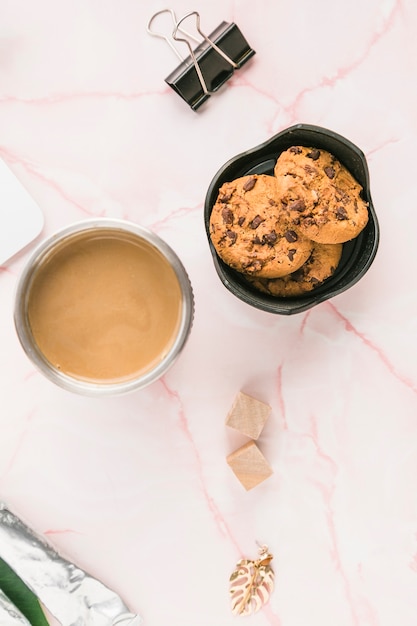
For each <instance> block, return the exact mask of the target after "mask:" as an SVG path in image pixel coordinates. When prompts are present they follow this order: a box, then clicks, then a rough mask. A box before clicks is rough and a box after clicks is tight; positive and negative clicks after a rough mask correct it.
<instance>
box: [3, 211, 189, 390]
mask: <svg viewBox="0 0 417 626" xmlns="http://www.w3.org/2000/svg"><path fill="white" fill-rule="evenodd" d="M193 314H194V299H193V292H192V286H191V283H190V280H189V278H188V275H187V272H186V270H185V268H184V266H183V264H182V263H181V261H180V259H179V258H178V256H177V255H176V253H175V252H174V251H173V250H172V249H171V247H170V246H169V245H168V244H167V243H165V242H164V241H163V240H162V239H161V238H160V237H159V236H157V235H156V234H155V233H153V232H151V231H149V230H147V229H145V228H143V227H141V226H138V225H136V224H134V223H132V222H128V221H124V220H116V219H109V218H100V219H93V220H84V221H82V222H78V223H76V224H73V225H71V226H68V227H66V228H64V229H63V230H61V231H59V232H58V233H56V234H55V235H53V236H52V237H49V238H48V239H47V240H45V241H44V242H43V243H41V244H40V246H38V248H37V249H36V250H35V252H34V253H33V254H32V256H31V257H30V259H29V261H28V262H27V264H26V266H25V268H24V270H23V272H22V275H21V277H20V279H19V282H18V286H17V292H16V299H15V311H14V320H15V327H16V331H17V335H18V337H19V340H20V342H21V344H22V347H23V349H24V350H25V352H26V354H27V355H28V357H29V358H30V359H31V361H32V362H33V364H34V365H35V366H36V367H37V368H38V369H39V370H40V371H41V372H42V373H43V374H45V375H46V376H47V377H48V378H49V379H50V380H52V381H53V382H54V383H56V384H58V385H60V386H61V387H63V388H65V389H67V390H70V391H74V392H77V393H81V394H86V395H99V396H100V395H115V394H119V393H125V392H128V391H133V390H135V389H139V388H142V387H145V386H146V385H148V384H150V383H152V382H154V381H156V380H157V379H158V378H160V377H161V376H162V375H163V374H164V373H165V372H166V371H167V370H168V369H169V368H170V367H171V365H172V364H173V363H174V361H175V360H176V358H177V357H178V355H179V354H180V352H181V350H182V349H183V347H184V345H185V343H186V340H187V338H188V336H189V333H190V330H191V326H192V321H193Z"/></svg>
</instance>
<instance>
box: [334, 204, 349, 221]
mask: <svg viewBox="0 0 417 626" xmlns="http://www.w3.org/2000/svg"><path fill="white" fill-rule="evenodd" d="M336 218H337V219H338V220H347V219H348V214H347V212H346V209H345V207H344V206H338V207H337V209H336Z"/></svg>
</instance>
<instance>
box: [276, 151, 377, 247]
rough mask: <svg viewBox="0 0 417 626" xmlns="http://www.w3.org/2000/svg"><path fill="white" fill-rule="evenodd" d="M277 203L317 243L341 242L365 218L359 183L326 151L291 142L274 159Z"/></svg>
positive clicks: (355, 232) (359, 227) (360, 227)
mask: <svg viewBox="0 0 417 626" xmlns="http://www.w3.org/2000/svg"><path fill="white" fill-rule="evenodd" d="M274 174H275V176H276V178H277V184H278V193H279V195H280V197H281V206H282V207H283V208H284V209H285V210H286V211H287V213H288V217H289V220H290V222H291V223H292V225H293V226H294V227H295V228H296V229H299V231H300V232H301V233H302V234H303V235H305V236H306V237H308V238H309V239H312V240H313V241H316V242H318V243H343V242H345V241H349V240H350V239H353V238H354V237H357V236H358V235H359V233H360V232H361V231H362V230H363V229H364V228H365V226H366V224H367V222H368V207H367V204H366V202H365V201H364V200H363V199H362V197H361V195H360V194H361V191H362V187H361V185H360V184H359V183H358V182H357V181H356V180H355V179H354V177H353V176H352V175H351V174H350V172H349V171H348V170H347V169H346V168H345V167H344V166H343V165H342V164H341V163H340V162H339V161H338V160H337V159H336V158H335V157H334V156H333V155H332V154H330V153H329V152H326V151H325V150H318V149H317V148H306V147H304V146H292V147H291V148H289V149H288V150H286V151H285V152H283V153H282V154H281V155H280V156H279V158H278V159H277V162H276V165H275V168H274Z"/></svg>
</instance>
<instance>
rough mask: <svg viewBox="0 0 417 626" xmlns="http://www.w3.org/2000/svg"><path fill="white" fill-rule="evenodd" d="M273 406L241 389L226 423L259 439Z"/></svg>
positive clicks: (248, 435)
mask: <svg viewBox="0 0 417 626" xmlns="http://www.w3.org/2000/svg"><path fill="white" fill-rule="evenodd" d="M270 412H271V407H270V406H269V405H268V404H265V403H264V402H261V401H260V400H256V399H255V398H252V397H251V396H248V395H247V394H245V393H242V392H241V391H240V392H239V393H238V394H237V396H236V398H235V400H234V402H233V405H232V408H231V409H230V411H229V413H228V414H227V417H226V425H227V426H230V428H234V429H235V430H238V431H239V432H241V433H243V434H244V435H246V436H247V437H250V438H251V439H258V437H259V435H260V434H261V432H262V429H263V427H264V426H265V422H266V420H267V419H268V417H269V414H270Z"/></svg>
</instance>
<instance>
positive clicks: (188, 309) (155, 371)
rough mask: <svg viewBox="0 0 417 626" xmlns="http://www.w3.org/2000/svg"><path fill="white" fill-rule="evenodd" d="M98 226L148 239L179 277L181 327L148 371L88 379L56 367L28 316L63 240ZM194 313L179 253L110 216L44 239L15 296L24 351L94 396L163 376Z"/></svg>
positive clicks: (58, 378) (66, 383) (50, 373)
mask: <svg viewBox="0 0 417 626" xmlns="http://www.w3.org/2000/svg"><path fill="white" fill-rule="evenodd" d="M98 230H105V232H106V234H107V233H109V234H112V235H113V234H114V235H115V236H117V235H118V234H120V236H122V237H123V236H126V234H127V233H128V234H129V237H132V236H133V237H134V238H137V240H138V242H140V241H141V242H144V243H146V244H148V245H151V246H152V247H153V248H155V249H156V250H157V251H158V252H159V253H160V254H161V255H162V256H163V257H164V258H165V260H166V261H168V263H169V265H170V266H171V267H172V269H173V271H174V273H175V275H176V277H177V280H178V283H179V286H180V291H181V297H182V302H181V314H180V323H179V324H178V330H177V332H176V336H175V339H174V342H173V344H172V346H171V347H170V349H169V351H168V352H167V354H166V355H165V356H164V358H163V359H162V360H161V361H160V362H159V363H157V364H156V365H155V366H153V367H152V368H151V369H149V370H148V371H146V372H145V373H143V374H140V375H137V376H136V377H134V378H130V379H128V380H122V381H116V382H114V381H112V382H100V381H99V382H96V381H94V382H90V381H85V380H81V379H79V378H76V377H74V376H71V375H68V374H66V373H65V372H63V371H61V370H59V369H57V368H56V367H54V365H52V364H51V363H50V361H48V359H47V358H46V357H45V356H44V355H43V354H42V352H41V350H40V349H39V347H38V345H37V343H36V341H35V339H34V337H33V334H32V331H31V327H30V323H29V319H28V302H29V296H30V290H31V285H32V284H33V280H34V278H35V277H36V274H37V272H38V270H39V269H40V268H41V267H42V264H43V263H45V261H46V260H47V259H48V258H49V257H50V256H51V254H53V252H54V251H55V250H57V249H58V247H59V246H61V245H62V244H63V243H65V242H68V241H70V240H71V239H76V238H77V237H78V236H82V237H85V236H86V235H88V233H90V232H91V233H92V234H93V235H94V234H96V233H97V231H98ZM193 317H194V297H193V290H192V286H191V282H190V280H189V277H188V275H187V272H186V270H185V268H184V266H183V264H182V262H181V261H180V259H179V258H178V256H177V254H176V253H175V252H174V251H173V250H172V249H171V247H170V246H169V245H168V244H167V243H165V242H164V241H163V240H162V239H161V238H160V237H159V236H158V235H156V234H155V233H153V232H151V231H149V230H147V229H145V228H143V227H141V226H138V225H136V224H134V223H132V222H128V221H124V220H117V219H110V218H97V219H90V220H84V221H82V222H78V223H75V224H72V225H70V226H68V227H66V228H64V229H62V230H60V231H59V232H57V233H56V234H54V235H53V236H51V237H49V238H48V239H46V240H45V241H44V242H43V243H41V244H40V245H39V246H38V247H37V248H36V250H35V251H34V253H33V254H32V255H31V257H30V258H29V260H28V262H27V264H26V266H25V268H24V270H23V272H22V274H21V276H20V279H19V282H18V286H17V291H16V296H15V309H14V321H15V327H16V331H17V335H18V338H19V340H20V343H21V344H22V347H23V349H24V351H25V352H26V354H27V355H28V357H29V358H30V359H31V361H32V362H33V364H34V365H35V366H36V367H37V368H38V369H39V370H40V371H41V372H42V373H43V374H44V375H45V376H46V377H47V378H49V379H50V380H51V381H52V382H54V383H56V384H57V385H59V386H61V387H63V388H64V389H67V390H69V391H73V392H76V393H79V394H84V395H91V396H110V395H117V394H122V393H126V392H130V391H134V390H137V389H141V388H143V387H145V386H147V385H149V384H151V383H153V382H154V381H156V380H157V379H158V378H160V377H161V376H162V375H163V374H165V373H166V372H167V370H168V369H169V368H170V367H171V366H172V365H173V363H174V362H175V360H176V359H177V357H178V356H179V354H180V352H181V351H182V349H183V347H184V345H185V343H186V341H187V339H188V336H189V333H190V331H191V327H192V323H193Z"/></svg>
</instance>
